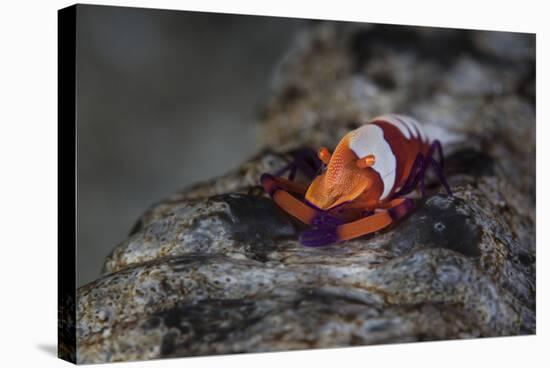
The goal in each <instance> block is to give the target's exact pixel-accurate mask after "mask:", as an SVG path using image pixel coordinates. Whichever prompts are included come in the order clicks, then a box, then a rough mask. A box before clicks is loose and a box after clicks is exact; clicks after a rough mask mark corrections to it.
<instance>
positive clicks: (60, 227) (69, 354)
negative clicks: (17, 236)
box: [57, 5, 77, 364]
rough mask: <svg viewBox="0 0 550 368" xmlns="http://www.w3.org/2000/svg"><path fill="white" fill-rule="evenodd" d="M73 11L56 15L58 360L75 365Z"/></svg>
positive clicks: (74, 62)
mask: <svg viewBox="0 0 550 368" xmlns="http://www.w3.org/2000/svg"><path fill="white" fill-rule="evenodd" d="M76 8H77V6H76V5H72V6H70V7H67V8H63V9H60V10H58V12H57V58H58V59H57V83H58V85H57V119H58V120H57V139H58V141H57V164H58V172H57V180H58V184H57V198H58V199H57V213H58V215H57V220H58V224H57V233H58V240H57V303H58V304H57V308H58V309H57V318H58V320H57V326H58V327H57V329H58V335H57V343H58V345H57V356H58V357H59V358H61V359H63V360H66V361H68V362H71V363H75V364H76V324H75V322H76ZM71 179H72V180H71Z"/></svg>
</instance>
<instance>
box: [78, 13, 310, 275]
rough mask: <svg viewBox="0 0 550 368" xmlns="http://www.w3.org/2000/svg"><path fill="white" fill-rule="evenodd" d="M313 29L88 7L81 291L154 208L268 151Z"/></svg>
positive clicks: (82, 51)
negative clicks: (266, 115) (269, 131)
mask: <svg viewBox="0 0 550 368" xmlns="http://www.w3.org/2000/svg"><path fill="white" fill-rule="evenodd" d="M305 22H306V21H303V20H299V19H286V18H275V17H257V16H237V15H223V14H208V13H196V12H181V11H167V10H150V9H136V8H120V7H101V6H87V5H86V6H81V5H80V6H79V7H78V11H77V127H78V128H77V129H78V131H77V145H78V157H77V180H78V184H77V196H78V198H77V201H78V202H77V203H78V213H77V216H78V225H77V226H78V228H77V246H78V248H77V267H78V271H77V285H78V286H81V285H83V284H85V283H87V282H89V281H92V280H94V279H95V278H97V277H98V276H99V272H100V269H101V266H102V262H103V259H104V258H105V256H106V255H107V254H108V253H109V252H110V250H111V249H112V248H113V247H114V246H115V245H116V244H118V243H119V242H120V241H122V240H124V239H125V238H126V236H127V234H128V231H129V230H130V228H131V227H132V225H133V223H134V221H135V220H136V219H137V217H138V216H139V215H140V214H141V213H143V211H145V210H146V209H147V207H148V206H149V205H151V204H152V203H154V202H155V201H158V200H160V199H162V198H163V197H165V196H167V195H169V194H171V193H172V192H174V191H175V190H177V189H181V188H182V187H184V186H186V185H189V184H192V183H194V182H196V181H200V180H203V179H207V178H210V177H213V176H216V175H219V174H222V173H224V172H226V171H227V170H228V169H230V168H232V167H235V166H237V165H238V164H239V163H240V162H241V161H242V160H244V159H246V158H247V157H249V156H250V155H251V154H253V153H254V152H255V151H256V149H257V139H256V130H255V127H254V124H253V123H254V121H255V120H257V117H258V114H259V111H260V110H261V107H262V104H263V103H264V102H265V99H266V96H267V94H268V91H269V82H270V79H271V74H272V71H273V69H274V68H275V67H276V65H277V63H278V61H279V60H280V59H281V58H282V56H283V55H284V52H285V50H286V49H287V48H288V46H289V44H290V42H291V41H292V38H293V35H294V34H295V32H296V31H297V30H299V29H300V28H302V27H305V26H306V23H305Z"/></svg>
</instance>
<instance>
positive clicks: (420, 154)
mask: <svg viewBox="0 0 550 368" xmlns="http://www.w3.org/2000/svg"><path fill="white" fill-rule="evenodd" d="M436 150H437V151H438V154H439V157H440V162H439V163H438V162H437V161H435V159H434V158H433V157H432V156H433V154H434V153H435V151H436ZM318 159H319V160H320V161H321V162H322V172H321V173H320V174H319V175H317V176H316V177H314V178H313V180H312V182H311V183H310V184H309V186H308V187H303V186H301V185H300V184H298V183H296V182H294V181H293V180H292V178H293V177H294V174H295V168H294V169H293V170H291V174H290V176H289V179H285V178H282V177H279V176H273V175H270V174H264V175H262V178H261V182H262V185H263V187H264V189H265V190H266V191H267V192H268V193H269V194H270V196H271V197H272V198H273V200H274V201H275V202H276V203H277V204H278V205H279V206H280V207H281V208H283V209H284V210H285V211H286V212H288V213H289V214H291V215H292V216H294V217H296V218H297V219H299V220H300V221H302V222H304V223H306V224H308V225H311V226H312V228H311V229H309V230H306V231H304V232H303V233H302V235H301V237H300V240H301V242H302V244H304V245H308V246H319V245H326V244H330V243H334V242H338V241H343V240H348V239H353V238H356V237H359V236H362V235H365V234H369V233H373V232H375V231H378V230H381V229H383V228H385V227H387V226H389V225H390V224H392V223H394V222H396V221H397V220H399V219H400V218H402V217H403V216H404V215H405V214H407V213H408V212H410V211H412V209H413V208H414V203H413V201H412V199H410V198H405V197H403V196H404V195H406V194H407V193H409V192H411V191H412V190H414V189H415V188H416V186H417V184H418V183H420V189H421V191H422V194H423V196H424V195H425V189H424V177H425V173H426V169H427V168H428V167H433V168H434V170H435V171H436V174H437V175H438V177H439V179H440V181H441V182H442V183H443V185H444V187H445V189H446V190H447V192H448V194H449V195H452V193H451V190H450V187H449V185H448V184H447V181H446V179H445V177H444V175H443V169H442V168H443V154H442V148H441V144H440V143H439V141H437V140H434V141H430V139H429V138H428V136H427V135H426V133H425V132H424V130H423V129H422V126H421V125H420V124H419V123H418V122H417V121H416V120H415V119H413V118H411V117H408V116H403V115H397V114H388V115H383V116H379V117H377V118H374V119H372V120H370V121H369V122H367V123H365V124H363V125H361V126H360V127H359V128H357V129H355V130H352V131H351V132H349V133H347V134H346V135H345V136H344V137H343V138H342V140H341V141H340V142H339V143H338V145H337V146H336V148H335V149H334V152H333V153H332V154H331V153H330V152H329V150H328V149H327V148H324V147H322V148H321V149H320V150H319V153H318ZM291 166H292V165H291ZM295 167H302V168H303V167H304V165H303V163H300V165H299V162H297V163H295ZM293 171H294V172H293ZM300 196H303V201H300V200H299V197H300Z"/></svg>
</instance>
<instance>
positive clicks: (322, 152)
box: [318, 147, 331, 165]
mask: <svg viewBox="0 0 550 368" xmlns="http://www.w3.org/2000/svg"><path fill="white" fill-rule="evenodd" d="M318 156H319V159H320V160H321V161H323V163H324V164H325V165H328V163H329V161H330V157H331V154H330V152H329V150H328V149H327V148H326V147H321V148H320V149H319V154H318Z"/></svg>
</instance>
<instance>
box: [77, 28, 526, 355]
mask: <svg viewBox="0 0 550 368" xmlns="http://www.w3.org/2000/svg"><path fill="white" fill-rule="evenodd" d="M534 57H535V55H534V37H532V36H529V35H520V34H498V33H491V32H466V31H453V30H442V29H428V28H425V29H424V28H407V27H387V26H371V25H359V24H345V23H339V24H331V23H318V24H316V25H315V26H314V27H313V28H311V29H309V30H306V31H304V32H303V33H302V34H300V35H298V37H297V39H296V44H295V46H294V47H293V49H292V50H290V51H289V53H288V55H287V57H286V58H285V60H283V61H282V62H281V64H280V66H279V69H278V70H277V72H276V74H275V79H274V85H273V87H274V89H273V94H272V98H271V100H270V101H269V103H268V104H267V107H266V110H265V112H264V115H263V118H262V120H261V121H260V124H262V129H263V133H264V134H263V135H262V138H263V139H264V149H263V150H262V152H260V153H259V154H258V155H257V156H256V157H254V158H252V159H251V160H250V161H249V162H246V163H244V164H243V165H242V166H241V167H240V168H239V169H237V170H235V171H233V172H230V173H228V174H227V175H225V176H223V177H220V178H216V179H213V180H211V181H209V182H206V183H200V184H197V185H196V186H194V187H192V188H188V189H185V190H182V191H181V192H179V193H176V194H174V195H173V196H171V197H170V198H168V199H166V200H163V201H161V202H159V203H157V204H155V205H154V206H152V207H151V208H150V209H149V210H148V211H147V212H146V213H145V214H144V215H143V216H142V217H141V218H140V219H139V220H138V221H137V223H136V226H135V227H134V229H133V230H132V234H131V235H130V237H129V238H128V239H127V240H126V241H124V242H123V243H122V244H120V245H118V246H117V247H115V248H114V250H113V252H112V253H111V255H109V257H108V258H107V259H106V261H105V266H104V270H103V276H102V277H101V278H100V279H98V280H96V281H94V282H92V283H89V284H87V285H85V286H84V287H82V288H80V289H79V290H78V300H77V322H76V324H77V338H78V350H77V360H78V362H80V363H95V362H108V361H121V360H135V359H153V358H161V357H173V356H192V355H205V354H224V353H241V352H259V351H278V350H289V349H304V348H321V347H337V346H350V345H364V344H380V343H395V342H404V341H425V340H438V339H456V338H472V337H484V336H505V335H518V334H531V333H534V332H535V240H534V238H535V225H534V224H535V192H534V188H535V115H534V114H535V113H534V111H535V110H534V103H535V92H534V90H535V87H534V86H535V79H534V62H535V61H534V60H535V59H534ZM386 112H399V113H405V114H409V115H412V116H414V117H415V118H417V119H418V120H419V121H420V122H422V123H424V127H425V128H426V130H427V131H428V132H429V133H430V134H431V135H432V136H435V137H438V138H439V139H440V140H441V141H442V142H443V145H444V149H445V152H446V155H447V157H446V165H447V166H446V174H447V176H448V179H449V183H450V184H451V187H452V188H453V191H454V194H455V196H454V197H446V196H445V195H443V194H442V193H443V191H441V188H440V187H439V186H437V185H432V186H430V187H429V189H430V190H429V192H430V195H429V196H428V198H426V199H424V200H422V199H417V200H416V206H417V209H416V210H415V211H414V212H413V213H412V214H411V215H410V216H408V217H407V218H405V219H404V220H403V221H401V222H400V223H398V224H396V225H394V226H392V227H391V228H390V229H388V230H386V231H383V232H380V233H378V234H374V235H371V236H367V237H362V238H359V239H355V240H352V241H348V242H345V243H342V244H338V245H333V246H328V247H324V248H306V247H303V246H302V245H300V244H299V243H298V241H297V238H298V235H299V233H300V231H302V230H303V229H304V226H303V225H301V224H298V223H296V222H295V221H293V220H291V218H290V217H289V216H288V215H286V214H284V213H283V212H282V211H280V210H279V209H278V208H277V207H276V206H274V204H273V203H272V202H271V201H270V200H269V199H268V198H267V197H266V196H265V194H264V193H263V192H262V190H261V189H260V188H259V186H258V185H259V182H258V179H259V176H260V175H261V173H263V172H271V173H273V172H275V171H277V170H278V169H280V168H281V167H283V166H284V165H285V164H286V163H287V162H288V160H289V159H290V155H289V153H290V152H291V151H292V150H294V149H299V148H301V147H305V146H309V147H313V148H316V147H318V146H320V145H325V146H328V147H334V145H335V144H336V143H337V142H338V140H339V138H340V137H342V136H343V135H344V134H345V133H346V132H347V131H349V130H350V129H352V128H354V127H356V126H357V124H358V123H359V122H360V121H361V120H363V119H367V118H370V117H374V116H376V115H380V114H383V113H386Z"/></svg>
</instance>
